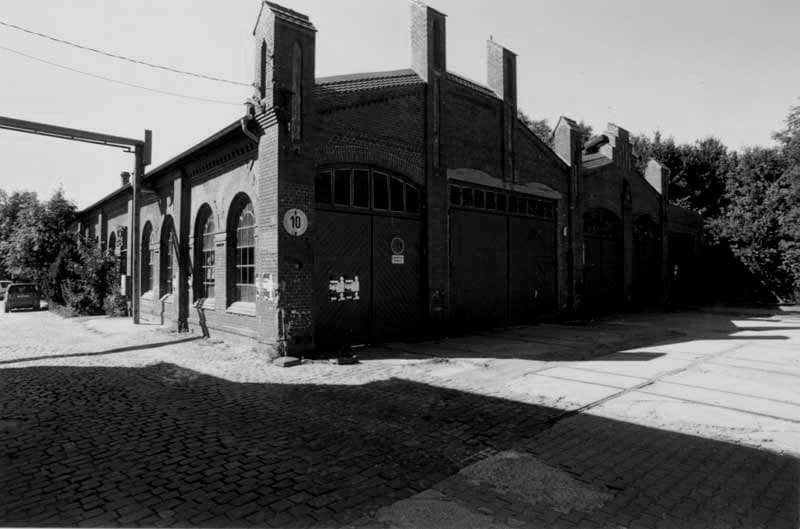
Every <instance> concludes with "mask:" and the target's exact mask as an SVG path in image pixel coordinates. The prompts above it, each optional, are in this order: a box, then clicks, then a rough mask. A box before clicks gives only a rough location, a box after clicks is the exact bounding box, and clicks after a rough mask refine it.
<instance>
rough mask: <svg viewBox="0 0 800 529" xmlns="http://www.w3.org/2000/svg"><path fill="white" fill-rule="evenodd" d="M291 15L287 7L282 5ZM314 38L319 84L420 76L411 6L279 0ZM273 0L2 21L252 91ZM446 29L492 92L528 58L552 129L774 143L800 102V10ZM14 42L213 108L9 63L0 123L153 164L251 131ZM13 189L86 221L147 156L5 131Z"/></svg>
mask: <svg viewBox="0 0 800 529" xmlns="http://www.w3.org/2000/svg"><path fill="white" fill-rule="evenodd" d="M279 3H280V2H279ZM283 3H284V4H285V5H286V6H287V7H290V8H292V9H295V10H297V11H300V12H303V13H305V14H307V15H309V16H310V17H311V19H312V21H313V23H314V24H315V25H316V27H317V30H318V33H317V76H318V77H322V76H325V75H335V74H342V73H351V72H359V71H379V70H392V69H399V68H407V67H409V66H410V44H409V0H336V1H333V0H283ZM259 5H260V2H259V0H227V1H220V0H137V1H136V2H130V1H122V0H2V10H0V20H2V21H4V22H8V23H12V24H16V25H19V26H24V27H28V28H30V29H33V30H35V31H39V32H42V33H47V34H51V35H54V36H57V37H61V38H63V39H66V40H71V41H75V42H78V43H81V44H84V45H87V46H91V47H95V48H101V49H103V50H106V51H109V52H112V53H117V54H121V55H127V56H131V57H134V58H138V59H142V60H145V61H149V62H154V63H159V64H164V65H168V66H172V67H175V68H179V69H183V70H189V71H194V72H198V73H206V74H209V75H214V76H218V77H223V78H226V79H231V80H237V81H243V82H246V83H249V82H252V80H253V79H252V76H253V55H254V47H253V44H252V41H251V39H252V29H253V25H254V23H255V18H256V15H257V14H258V10H259ZM429 5H431V6H432V7H434V8H436V9H438V10H439V11H442V12H444V13H445V14H447V15H448V18H447V41H448V42H447V44H448V50H447V53H448V59H447V60H448V68H449V69H450V70H452V71H455V72H457V73H459V74H461V75H463V76H466V77H469V78H471V79H474V80H476V81H479V82H485V78H486V73H485V70H486V59H485V54H486V44H485V41H486V40H487V39H488V38H489V36H490V35H492V36H493V37H494V40H496V41H498V42H500V43H502V44H503V45H505V46H506V47H508V48H510V49H511V50H512V51H514V52H516V53H517V54H518V66H517V67H518V82H519V105H520V108H522V109H523V110H524V111H525V112H526V113H527V114H529V115H530V116H532V117H534V118H547V119H548V120H549V121H550V123H551V125H554V124H555V122H556V121H557V119H558V117H559V116H561V115H566V116H569V117H572V118H574V119H577V120H585V121H586V122H588V123H589V124H591V125H592V126H593V127H594V128H595V130H596V131H600V130H603V129H604V128H605V125H606V123H607V122H609V121H610V122H613V123H616V124H618V125H620V126H623V127H625V128H628V129H629V130H630V131H632V132H634V133H636V132H648V133H650V132H652V131H654V130H656V129H659V130H662V131H663V132H665V133H666V134H667V135H673V136H674V137H675V138H676V140H678V141H693V140H695V139H697V138H701V137H705V136H708V135H713V136H716V137H718V138H720V139H721V140H722V141H724V142H725V143H726V144H727V145H728V146H729V147H731V148H733V149H740V148H742V147H744V146H751V145H770V144H772V140H771V133H772V132H773V131H775V130H777V129H779V128H780V127H781V126H782V125H783V119H784V117H785V115H786V113H787V111H788V108H789V106H791V105H793V104H797V102H798V99H797V98H798V96H800V67H798V65H800V41H798V39H797V23H798V21H800V1H798V0H770V1H769V2H753V1H751V0H672V1H671V2H652V1H647V2H643V1H640V0H570V1H568V2H553V1H552V0H550V1H546V2H545V1H541V0H431V1H430V2H429ZM0 46H2V47H4V48H11V49H14V50H17V51H19V52H23V53H26V54H29V55H33V56H36V57H39V58H42V59H46V60H48V61H51V62H55V63H58V64H62V65H66V66H69V67H71V68H76V69H80V70H84V71H88V72H91V73H93V74H97V75H102V76H106V77H112V78H115V79H119V80H123V81H125V82H128V83H134V84H141V85H146V86H148V87H152V88H155V89H160V90H166V91H171V92H179V93H181V94H185V95H189V96H195V97H203V98H210V99H218V100H223V101H227V102H230V103H232V104H217V103H208V102H199V101H191V100H184V99H179V98H176V97H171V96H166V95H161V94H155V93H151V92H146V91H142V90H138V89H134V88H129V87H124V86H119V85H115V84H111V83H108V82H105V81H101V80H96V79H92V78H88V77H85V76H82V75H79V74H76V73H73V72H69V71H65V70H61V69H58V68H55V67H53V66H50V65H46V64H42V63H39V62H35V61H32V60H30V59H28V58H25V57H21V56H19V55H16V54H13V53H11V52H9V51H7V50H5V49H0V72H2V73H0V76H2V80H3V81H2V83H1V84H0V115H3V116H9V117H16V118H19V119H27V120H34V121H43V122H48V123H53V124H58V125H62V126H68V127H74V128H83V129H89V130H95V131H99V132H107V133H111V134H117V135H121V136H128V137H142V135H143V131H144V129H146V128H149V129H151V130H153V135H154V152H153V158H154V160H153V162H154V165H153V166H151V167H154V166H155V165H157V164H158V163H160V162H163V161H165V160H167V159H169V158H171V157H172V156H174V155H176V154H178V153H180V152H181V151H182V150H184V149H186V148H188V147H190V146H191V145H192V144H194V143H196V142H197V141H199V140H201V139H203V138H204V137H207V136H208V135H210V134H212V133H213V132H215V131H217V130H219V129H221V128H223V127H224V126H226V125H227V124H229V123H231V122H233V121H234V120H235V119H238V118H239V117H240V116H241V115H242V114H243V111H244V106H243V105H242V104H241V103H242V102H243V101H244V100H245V99H246V98H247V97H248V96H249V95H250V92H251V90H250V89H249V88H247V87H238V86H232V85H225V84H220V83H215V82H209V81H202V80H195V79H192V78H188V77H185V76H182V75H174V74H169V73H165V72H160V71H157V70H153V69H150V68H146V67H140V66H136V65H132V64H129V63H124V62H120V61H116V60H113V59H108V58H103V57H100V56H97V55H94V54H91V53H87V52H82V51H79V50H75V49H72V48H69V47H66V46H63V45H60V44H55V43H52V42H49V41H46V40H43V39H41V38H37V37H32V36H29V35H25V34H23V33H20V32H18V31H16V30H13V29H9V28H5V27H0ZM0 157H1V158H2V165H1V166H0V188H3V189H6V190H15V189H30V190H34V191H37V192H38V193H39V194H40V195H41V196H42V198H46V197H48V196H49V195H50V194H51V193H52V191H53V190H54V189H55V188H56V187H57V186H59V185H62V186H63V187H64V189H65V191H66V193H67V196H68V197H69V198H71V199H73V200H74V201H75V202H76V203H77V204H78V206H79V207H85V206H87V205H89V204H91V203H92V202H94V201H96V200H98V199H99V198H101V197H102V196H104V195H105V194H107V193H109V192H111V191H113V190H114V189H115V188H116V187H117V186H118V185H119V172H120V171H123V170H130V169H131V166H132V163H133V157H132V155H130V154H125V153H122V152H121V151H116V150H113V149H110V148H104V147H97V146H92V145H84V144H79V143H74V142H67V141H63V140H55V139H48V138H41V137H36V136H31V135H27V134H20V133H12V132H7V131H0Z"/></svg>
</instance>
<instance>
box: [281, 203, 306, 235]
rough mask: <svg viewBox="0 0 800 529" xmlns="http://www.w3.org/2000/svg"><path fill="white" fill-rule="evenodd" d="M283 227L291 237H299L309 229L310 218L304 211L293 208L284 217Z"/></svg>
mask: <svg viewBox="0 0 800 529" xmlns="http://www.w3.org/2000/svg"><path fill="white" fill-rule="evenodd" d="M283 227H284V228H285V229H286V232H287V233H288V234H289V235H294V236H296V237H299V236H300V235H302V234H304V233H305V232H306V230H307V229H308V217H306V214H305V213H303V210H302V209H297V208H292V209H290V210H289V211H287V212H286V214H285V215H284V216H283Z"/></svg>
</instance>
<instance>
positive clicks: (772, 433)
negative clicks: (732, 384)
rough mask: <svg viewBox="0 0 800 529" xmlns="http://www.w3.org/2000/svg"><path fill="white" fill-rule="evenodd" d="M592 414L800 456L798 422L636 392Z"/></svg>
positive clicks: (799, 426) (595, 409)
mask: <svg viewBox="0 0 800 529" xmlns="http://www.w3.org/2000/svg"><path fill="white" fill-rule="evenodd" d="M589 413H590V414H591V415H594V416H598V417H605V418H609V419H615V420H620V421H626V422H630V423H635V424H641V425H646V426H650V427H653V428H658V429H661V430H666V431H673V432H682V433H687V434H691V435H696V436H700V437H704V438H708V439H720V440H725V441H730V442H735V443H741V444H746V445H749V446H754V447H757V448H766V449H770V450H774V451H779V452H787V453H792V454H795V455H796V456H800V425H798V424H797V423H795V422H788V421H785V420H780V419H774V418H770V417H764V416H758V415H753V414H752V413H748V412H746V411H742V410H734V409H728V408H720V407H719V406H715V405H714V404H710V403H701V402H689V401H686V400H681V399H679V398H676V397H670V396H668V395H660V394H656V393H651V392H645V391H634V392H630V393H626V394H624V395H622V396H620V397H618V398H616V399H613V400H610V401H607V402H604V403H603V404H601V405H600V406H598V407H596V408H593V409H592V410H591V411H590V412H589Z"/></svg>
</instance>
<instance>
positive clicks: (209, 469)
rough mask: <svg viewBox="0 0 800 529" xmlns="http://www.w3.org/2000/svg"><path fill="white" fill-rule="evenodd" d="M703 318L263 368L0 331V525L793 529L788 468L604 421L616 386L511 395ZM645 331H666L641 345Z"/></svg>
mask: <svg viewBox="0 0 800 529" xmlns="http://www.w3.org/2000/svg"><path fill="white" fill-rule="evenodd" d="M703 317H704V316H702V315H698V314H682V315H670V316H663V315H651V316H642V317H641V318H638V319H637V318H627V319H625V321H616V322H605V323H599V324H597V325H595V326H571V327H569V326H557V325H541V326H536V327H529V328H528V327H525V328H516V329H511V330H510V331H507V332H505V333H501V334H495V333H488V334H484V335H480V336H476V337H472V338H464V339H454V340H448V341H446V342H443V343H427V344H413V345H408V344H394V345H391V346H389V347H385V348H378V349H374V350H371V351H365V352H363V354H362V357H363V359H364V361H363V362H362V363H361V364H359V365H356V366H337V365H332V364H329V363H323V362H316V363H308V364H304V365H303V366H300V367H296V368H291V369H280V368H276V367H274V366H271V365H269V364H268V363H267V362H266V361H265V360H264V359H263V358H260V357H258V356H257V355H255V353H254V352H253V351H251V350H249V349H247V348H242V347H238V346H233V345H229V344H219V343H209V342H208V341H207V340H200V341H186V340H187V338H186V337H185V336H184V335H174V334H168V333H165V332H163V331H162V330H159V329H156V328H137V329H132V328H131V326H129V325H127V323H126V322H125V321H122V320H119V321H113V320H97V319H85V320H62V319H60V318H57V317H55V316H53V315H52V314H48V313H27V314H25V313H19V314H11V315H5V317H3V318H0V335H1V336H3V337H4V343H3V345H0V524H2V525H7V526H8V525H10V526H145V527H165V526H174V527H183V526H203V527H231V526H233V527H239V526H260V527H305V526H307V527H339V526H370V527H424V526H429V527H470V526H472V527H496V528H506V527H615V528H619V527H630V528H636V527H654V528H655V527H720V528H721V527H742V528H750V527H764V528H772V527H786V528H791V529H796V528H797V526H798V518H797V516H798V497H800V488H799V485H800V467H798V462H797V459H796V458H795V457H794V456H792V455H787V454H781V453H779V452H777V451H776V450H772V449H770V450H766V449H759V448H754V447H749V446H742V445H740V444H734V443H731V442H726V441H722V440H714V439H709V438H706V437H701V436H698V435H689V434H687V433H686V432H684V433H681V432H679V431H669V430H668V429H664V428H657V427H654V426H653V425H652V424H648V423H647V421H646V420H641V421H638V422H640V423H641V424H637V423H636V422H637V421H635V420H633V419H628V418H626V419H625V420H618V419H615V418H613V417H612V416H611V413H610V412H607V413H605V415H606V416H603V413H601V409H602V408H603V402H605V400H604V399H609V398H617V397H619V398H620V399H621V398H624V397H625V396H626V395H628V394H630V391H632V390H634V389H637V388H639V389H641V386H642V383H641V382H640V381H639V379H638V378H635V377H634V378H635V380H634V382H633V385H632V386H631V387H625V386H624V384H622V385H621V386H614V387H613V388H612V389H613V391H612V392H611V393H609V394H602V395H601V394H598V395H592V398H591V399H589V400H588V401H587V399H586V398H585V396H584V395H582V393H581V392H582V391H583V390H584V389H585V388H584V386H575V387H572V386H570V384H571V383H574V381H573V382H569V381H566V380H562V383H563V385H564V386H565V387H567V389H568V390H570V391H572V393H578V394H575V395H571V396H570V398H571V399H572V400H569V399H567V400H563V399H562V400H560V399H561V397H560V393H557V394H553V395H549V394H547V391H549V390H547V388H548V387H549V386H546V385H542V388H543V389H542V391H541V392H540V393H537V394H534V393H533V392H531V391H530V389H529V388H528V389H526V390H525V391H520V387H521V386H520V385H519V383H518V381H519V380H520V379H521V378H523V377H544V376H546V375H547V373H551V374H552V373H553V372H552V371H548V370H553V369H563V368H564V366H565V365H572V364H571V363H570V362H573V361H574V362H580V361H585V360H587V359H593V358H594V359H598V360H608V359H610V358H614V355H616V354H618V353H616V352H615V351H618V350H620V349H621V348H622V347H631V346H633V345H634V344H635V343H642V339H643V337H644V339H647V340H650V342H655V341H658V340H657V338H658V339H660V340H662V341H663V340H674V339H675V337H676V336H681V335H682V334H681V333H684V334H685V333H686V323H685V322H686V321H688V320H690V319H698V318H701V319H702V318H703ZM652 318H660V319H661V320H662V321H663V320H665V319H669V318H671V320H670V321H672V323H673V325H672V327H670V326H669V325H667V324H666V323H665V324H664V325H661V326H660V327H659V328H661V329H663V334H662V335H661V336H659V337H656V336H654V335H653V330H652ZM722 321H729V318H728V317H727V316H724V315H723V316H720V315H716V316H713V322H712V323H713V324H714V325H718V324H719V322H722ZM648 322H650V323H648ZM758 325H762V326H763V325H764V324H758ZM751 328H756V325H755V324H751ZM637 329H639V331H636V330H637ZM676 329H683V330H676ZM729 331H730V329H728V328H725V329H723V331H722V332H724V333H725V334H726V335H727V334H729ZM714 332H717V333H718V334H719V332H720V331H719V330H717V331H714ZM767 332H769V331H767ZM711 334H713V333H711ZM698 336H700V337H702V338H708V336H710V334H708V333H706V334H702V335H700V334H698ZM6 337H9V338H8V339H7V338H6ZM717 337H719V336H718V335H717ZM190 338H191V337H190ZM650 342H648V343H650ZM532 343H535V344H536V347H534V348H531V347H530V344H532ZM784 345H785V344H784ZM687 350H688V349H687ZM608 353H613V354H612V355H611V356H603V357H599V358H598V357H597V355H598V354H603V355H607V354H608ZM630 354H631V355H632V356H631V359H632V361H629V362H625V363H624V364H625V365H626V366H628V365H631V364H637V365H638V364H639V363H640V361H641V363H642V365H643V367H642V369H644V368H645V367H648V366H653V365H656V366H657V368H652V367H649V369H650V371H651V372H647V374H642V373H639V374H638V376H642V377H646V378H644V379H642V380H646V381H647V382H646V383H650V384H653V383H655V382H654V381H656V380H658V377H660V376H661V377H663V374H664V372H665V370H666V372H669V373H674V371H675V367H674V364H673V363H663V362H666V361H667V360H668V359H669V358H667V357H660V356H659V355H661V354H665V353H658V352H656V353H652V352H650V353H645V352H638V353H637V352H636V351H633V352H631V353H630ZM689 359H690V360H691V361H692V362H696V361H697V360H696V358H694V357H691V358H689ZM656 361H658V362H662V364H657V363H656ZM670 361H671V360H670ZM619 364H622V362H620V363H619ZM691 365H693V364H691ZM659 366H660V367H659ZM690 367H691V366H690ZM790 368H791V365H789V367H787V368H786V369H790ZM687 369H688V368H687ZM557 373H560V372H557ZM615 376H617V377H618V376H619V375H615ZM554 377H555V375H553V377H551V378H554ZM554 379H555V378H554ZM537 380H538V379H537ZM582 383H585V381H584V382H582ZM608 385H609V384H608V381H607V380H603V381H601V386H608ZM546 390H547V391H546ZM554 395H555V396H556V397H555V398H552V399H551V398H550V397H553V396H554ZM545 397H547V398H545ZM548 399H549V400H548ZM773 400H774V399H773ZM562 404H563V405H562ZM593 406H596V408H592V407H593ZM595 411H597V412H598V413H594V412H595ZM775 413H778V414H779V415H780V413H779V412H775ZM781 420H784V419H781ZM781 424H782V423H781ZM798 452H799V453H800V446H798ZM525 469H527V470H525ZM526 472H527V473H529V474H535V475H536V476H538V477H536V476H534V477H532V476H531V475H525V473H526ZM534 478H536V479H538V481H536V479H534ZM464 520H467V521H468V522H469V523H463V522H464ZM448 523H449V524H450V525H448ZM426 524H427V525H426ZM470 524H471V525H470Z"/></svg>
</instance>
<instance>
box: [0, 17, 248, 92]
mask: <svg viewBox="0 0 800 529" xmlns="http://www.w3.org/2000/svg"><path fill="white" fill-rule="evenodd" d="M0 26H5V27H8V28H12V29H16V30H18V31H22V32H24V33H28V34H30V35H35V36H37V37H41V38H44V39H47V40H51V41H53V42H58V43H60V44H66V45H67V46H72V47H74V48H78V49H81V50H84V51H91V52H93V53H98V54H100V55H105V56H106V57H112V58H114V59H119V60H122V61H128V62H132V63H134V64H140V65H142V66H148V67H150V68H157V69H159V70H165V71H167V72H172V73H178V74H182V75H189V76H192V77H198V78H200V79H205V80H207V81H217V82H219V83H228V84H233V85H238V86H253V85H252V84H251V83H242V82H239V81H231V80H229V79H222V78H220V77H214V76H211V75H204V74H201V73H193V72H187V71H185V70H178V69H177V68H170V67H169V66H161V65H159V64H153V63H150V62H145V61H142V60H139V59H132V58H130V57H125V56H124V55H117V54H115V53H110V52H107V51H103V50H98V49H97V48H91V47H89V46H83V45H81V44H76V43H74V42H70V41H68V40H64V39H59V38H57V37H52V36H50V35H45V34H44V33H39V32H38V31H33V30H31V29H27V28H23V27H21V26H17V25H14V24H10V23H8V22H4V21H2V20H0Z"/></svg>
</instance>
